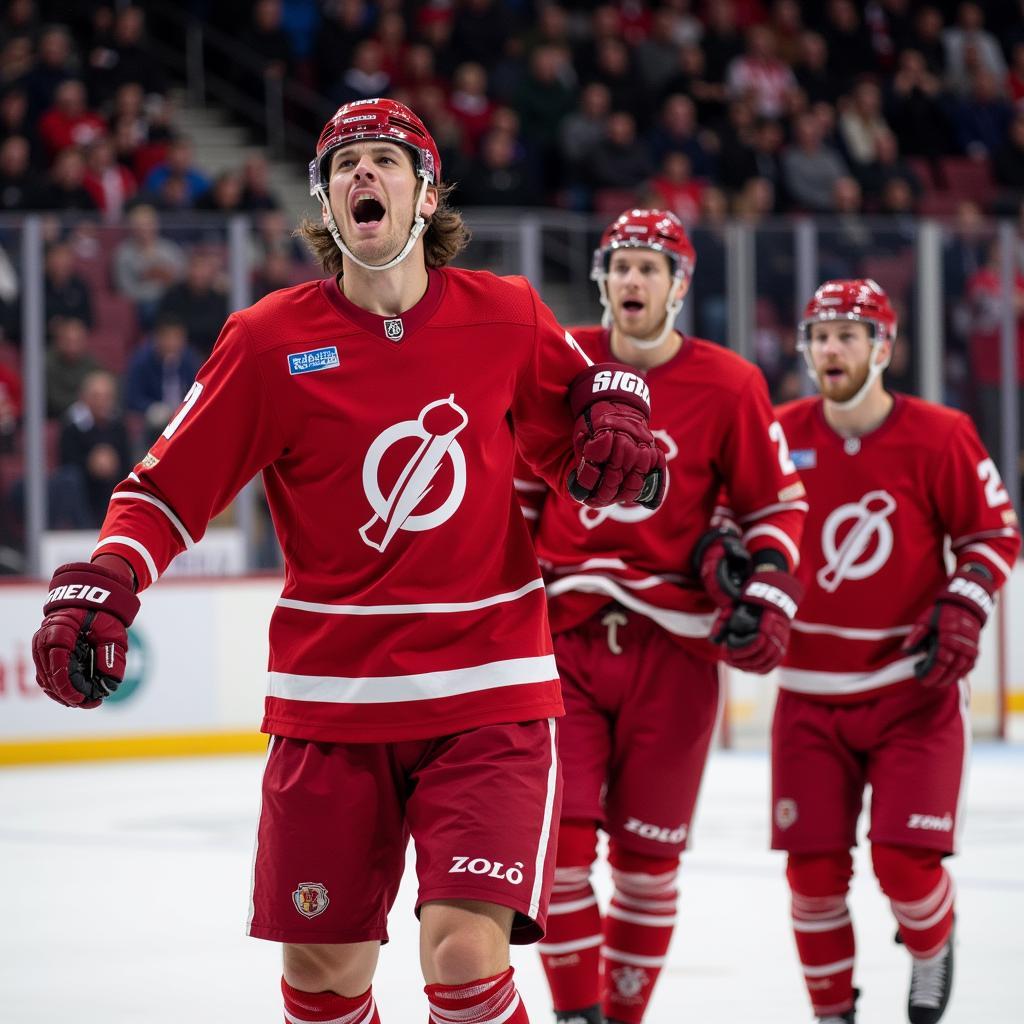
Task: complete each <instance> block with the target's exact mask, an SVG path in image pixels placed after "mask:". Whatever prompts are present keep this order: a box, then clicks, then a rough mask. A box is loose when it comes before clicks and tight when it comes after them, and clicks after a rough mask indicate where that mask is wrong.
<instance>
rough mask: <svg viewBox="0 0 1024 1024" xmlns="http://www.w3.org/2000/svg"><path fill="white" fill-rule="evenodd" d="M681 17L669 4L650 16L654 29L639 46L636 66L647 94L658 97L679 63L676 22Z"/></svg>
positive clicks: (652, 28)
mask: <svg viewBox="0 0 1024 1024" xmlns="http://www.w3.org/2000/svg"><path fill="white" fill-rule="evenodd" d="M678 20H679V16H678V15H677V14H676V12H675V11H673V10H671V9H670V8H668V7H658V8H657V9H656V10H655V11H654V12H653V14H652V15H651V31H650V34H649V35H648V36H647V38H646V39H644V40H643V41H642V42H641V43H640V44H639V45H638V46H637V48H636V66H637V69H638V71H639V72H640V77H641V79H642V81H643V84H644V91H645V92H646V93H647V95H648V96H658V95H660V93H661V92H662V90H663V89H664V88H665V86H666V84H667V83H668V81H669V79H670V78H672V76H673V75H674V74H675V73H676V68H677V66H678V63H679V42H678V40H677V39H676V24H677V21H678Z"/></svg>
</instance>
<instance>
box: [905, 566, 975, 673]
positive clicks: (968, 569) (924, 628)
mask: <svg viewBox="0 0 1024 1024" xmlns="http://www.w3.org/2000/svg"><path fill="white" fill-rule="evenodd" d="M994 593H995V583H994V581H993V579H992V574H991V573H990V572H989V571H988V569H986V568H985V566H983V565H979V564H977V563H976V562H970V563H968V564H967V565H965V566H963V568H961V569H960V570H959V571H958V572H957V573H956V575H955V576H953V577H952V578H951V579H950V581H949V583H947V584H946V586H945V587H944V588H943V589H942V590H941V591H940V592H939V595H938V597H936V599H935V604H934V605H933V606H932V607H931V608H929V609H928V611H926V612H925V613H924V614H923V615H922V616H921V617H920V618H919V619H918V620H917V623H916V625H915V626H914V629H913V631H912V632H911V634H910V636H908V637H907V639H906V640H904V641H903V650H904V651H907V652H908V653H910V654H917V653H918V652H921V653H923V654H924V657H923V658H922V659H921V660H920V661H919V662H918V663H917V664H916V665H915V666H914V674H915V675H916V676H917V678H918V679H920V680H921V682H922V683H923V684H924V685H925V686H948V685H949V684H950V683H955V682H957V681H958V680H960V679H962V678H963V677H964V676H965V675H967V673H968V672H970V671H971V669H972V668H974V663H975V662H976V661H977V660H978V641H979V638H980V637H981V628H982V626H984V625H985V620H986V619H987V618H988V617H989V615H990V614H991V613H992V595H993V594H994Z"/></svg>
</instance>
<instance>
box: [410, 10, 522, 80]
mask: <svg viewBox="0 0 1024 1024" xmlns="http://www.w3.org/2000/svg"><path fill="white" fill-rule="evenodd" d="M452 21H453V14H452V9H451V8H450V7H445V6H439V7H424V8H423V9H422V10H421V11H420V12H419V33H420V38H421V39H422V40H423V42H424V43H426V44H427V46H429V47H430V49H431V52H432V53H433V54H434V67H435V69H436V70H437V74H438V75H439V76H440V77H441V78H445V79H448V78H451V76H452V75H453V74H454V73H455V69H456V67H458V65H459V64H461V63H462V62H463V60H464V59H465V58H463V57H460V56H459V54H457V53H456V51H455V47H454V45H453V44H452ZM513 40H515V36H509V37H507V40H506V43H505V45H507V44H508V43H509V42H512V41H513ZM504 52H505V46H503V45H502V46H499V48H498V49H497V50H495V51H494V52H493V53H490V54H488V55H487V57H486V58H485V59H484V60H483V61H479V62H478V63H483V64H484V65H485V66H487V65H488V63H489V62H490V61H493V60H494V58H495V56H496V55H497V54H501V53H504ZM469 59H471V60H472V59H475V58H472V57H471V58H469ZM499 63H500V62H499ZM491 81H492V83H493V82H494V81H495V69H494V68H492V69H491ZM497 95H498V96H500V97H501V98H502V99H505V98H507V97H506V96H505V95H504V94H501V93H498V94H497Z"/></svg>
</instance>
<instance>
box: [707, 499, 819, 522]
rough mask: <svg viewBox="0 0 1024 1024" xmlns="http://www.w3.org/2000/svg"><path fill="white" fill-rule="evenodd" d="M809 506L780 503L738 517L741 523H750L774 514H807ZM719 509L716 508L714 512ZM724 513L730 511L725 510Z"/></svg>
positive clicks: (786, 502)
mask: <svg viewBox="0 0 1024 1024" xmlns="http://www.w3.org/2000/svg"><path fill="white" fill-rule="evenodd" d="M810 509H811V506H810V505H808V504H807V502H806V501H780V502H779V503H778V504H777V505H765V507H764V508H759V509H758V510H757V511H756V512H750V513H748V514H747V515H745V516H740V522H741V523H752V522H754V521H755V520H757V519H764V517H765V516H770V515H773V514H774V513H776V512H809V511H810ZM718 511H719V509H718V508H717V507H716V508H715V512H716V513H717V512H718ZM724 511H725V512H730V511H731V510H729V509H725V510H724Z"/></svg>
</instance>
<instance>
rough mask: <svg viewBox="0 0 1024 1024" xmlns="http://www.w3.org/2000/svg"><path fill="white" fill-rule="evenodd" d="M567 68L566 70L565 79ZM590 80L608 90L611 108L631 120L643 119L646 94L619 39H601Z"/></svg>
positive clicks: (568, 68) (630, 58) (569, 69)
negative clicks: (623, 111) (622, 112)
mask: <svg viewBox="0 0 1024 1024" xmlns="http://www.w3.org/2000/svg"><path fill="white" fill-rule="evenodd" d="M570 73H571V67H568V66H567V67H566V69H565V72H564V77H565V78H566V79H568V77H569V75H570ZM593 80H594V81H596V82H601V83H602V84H603V85H606V86H607V87H608V91H609V92H610V93H611V94H612V107H613V108H614V109H616V110H626V111H629V112H630V113H631V114H633V115H634V117H641V116H646V114H647V95H646V93H645V92H644V88H643V86H642V84H641V82H640V77H639V75H638V74H637V69H636V65H635V62H634V60H633V57H632V55H631V54H630V52H629V47H628V46H626V44H625V43H624V42H623V41H622V40H621V39H603V40H602V41H601V43H600V44H599V45H598V47H597V51H596V65H595V67H594V72H593Z"/></svg>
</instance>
